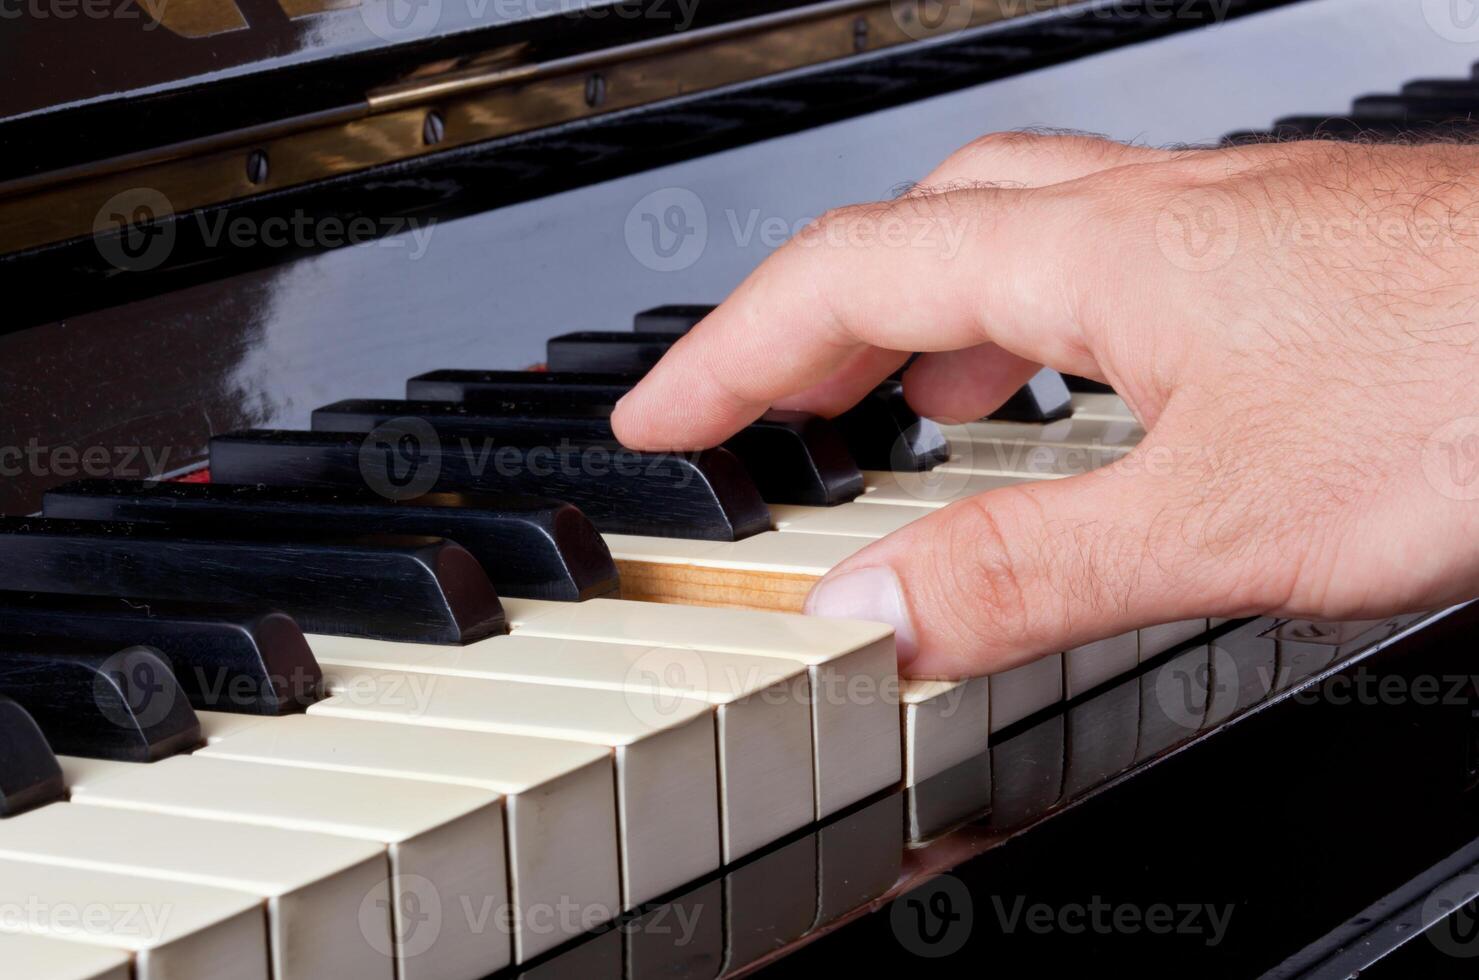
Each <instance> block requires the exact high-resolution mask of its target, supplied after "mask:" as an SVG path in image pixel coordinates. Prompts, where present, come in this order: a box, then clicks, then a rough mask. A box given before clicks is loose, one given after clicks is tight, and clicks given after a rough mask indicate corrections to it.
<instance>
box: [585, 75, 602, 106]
mask: <svg viewBox="0 0 1479 980" xmlns="http://www.w3.org/2000/svg"><path fill="white" fill-rule="evenodd" d="M605 101H606V76H605V75H602V74H601V73H600V72H592V73H591V74H590V75H589V76H588V77H587V78H586V80H585V104H586V105H588V106H590V107H591V108H592V109H594V108H595V107H596V106H598V105H600V104H601V103H603V102H605Z"/></svg>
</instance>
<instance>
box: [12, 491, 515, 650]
mask: <svg viewBox="0 0 1479 980" xmlns="http://www.w3.org/2000/svg"><path fill="white" fill-rule="evenodd" d="M0 589H5V590H9V591H25V592H29V591H36V592H64V593H73V594H83V595H103V596H124V597H134V598H154V599H180V600H188V601H192V602H224V603H229V604H233V605H256V606H260V607H266V608H277V609H282V610H283V611H285V612H287V613H289V614H290V615H291V616H292V617H293V618H294V619H296V620H297V621H298V624H299V625H300V626H302V627H303V629H304V630H306V631H308V632H313V633H340V634H344V635H348V636H364V637H370V638H374V639H386V640H406V641H409V642H417V643H467V642H471V641H472V640H479V639H482V638H483V637H485V636H491V635H493V634H495V633H502V632H505V631H506V630H507V625H506V624H505V622H504V618H503V607H502V606H501V605H500V604H499V602H498V596H497V593H495V592H494V591H493V586H492V585H491V584H490V583H489V581H488V578H487V576H486V575H484V574H483V569H482V567H481V566H480V565H479V564H478V562H477V559H475V558H473V557H472V555H470V554H468V553H467V551H465V550H464V549H463V548H462V547H460V546H459V545H455V544H452V543H450V542H448V541H446V540H444V539H441V538H427V537H411V536H398V535H373V536H362V537H358V538H354V537H345V538H315V539H312V540H309V539H302V540H299V539H293V538H287V537H267V536H261V537H256V538H243V537H225V536H212V535H208V534H207V535H192V534H191V533H190V532H188V531H186V530H173V529H169V528H163V527H158V526H155V525H149V524H130V523H120V522H110V521H73V520H61V519H52V518H47V519H40V518H3V519H0Z"/></svg>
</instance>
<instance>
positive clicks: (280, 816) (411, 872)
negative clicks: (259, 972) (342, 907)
mask: <svg viewBox="0 0 1479 980" xmlns="http://www.w3.org/2000/svg"><path fill="white" fill-rule="evenodd" d="M59 761H60V762H61V763H62V772H63V775H64V776H65V777H66V780H67V786H68V788H69V789H70V790H71V792H72V801H73V803H74V804H86V805H90V806H105V807H122V808H126V809H135V810H148V811H152V812H156V813H175V814H180V815H183V816H193V817H202V818H206V819H211V820H230V821H236V822H238V823H248V824H265V825H268V826H273V827H283V828H286V829H289V830H306V831H314V832H318V833H327V834H337V835H339V836H343V837H355V838H359V839H361V840H370V841H376V842H378V843H381V844H384V845H386V846H387V850H388V853H389V857H390V872H391V879H390V887H391V915H392V931H391V934H390V935H385V936H382V935H380V934H379V933H377V932H374V931H372V930H366V934H365V935H366V942H369V943H371V944H372V945H374V946H376V947H377V948H378V950H379V952H380V953H381V954H382V955H384V956H394V957H395V959H396V964H397V969H398V974H397V975H398V976H399V977H400V978H401V980H420V978H423V977H427V978H431V977H435V978H448V980H452V978H464V977H465V978H469V980H471V978H474V977H481V976H485V975H486V974H488V973H490V972H492V971H493V970H496V969H499V968H501V967H502V966H505V965H507V964H508V963H509V961H510V959H511V957H510V948H511V943H510V941H509V933H508V930H507V929H506V928H504V927H503V924H502V921H501V919H500V912H501V911H504V910H505V908H506V906H507V903H508V876H507V873H506V870H505V866H504V834H503V805H502V800H501V799H500V798H499V796H498V794H496V793H493V792H490V791H488V790H483V789H476V788H474V787H471V786H452V785H447V784H442V785H438V784H432V783H425V782H413V781H411V780H405V779H391V778H389V777H385V776H365V775H361V774H359V773H348V772H329V771H324V770H313V769H296V768H292V767H289V766H273V765H264V764H259V763H254V762H239V761H236V760H232V759H214V758H209V757H206V756H175V757H173V758H170V759H165V760H164V761H162V762H155V763H150V764H148V765H143V764H137V763H128V762H105V761H102V760H98V759H78V758H74V757H71V756H66V757H62V758H60V760H59ZM370 901H371V903H373V898H370ZM372 907H373V906H372ZM469 910H470V911H469ZM484 913H486V914H484ZM264 931H265V930H264ZM182 975H188V976H194V975H196V974H182ZM206 975H208V974H206Z"/></svg>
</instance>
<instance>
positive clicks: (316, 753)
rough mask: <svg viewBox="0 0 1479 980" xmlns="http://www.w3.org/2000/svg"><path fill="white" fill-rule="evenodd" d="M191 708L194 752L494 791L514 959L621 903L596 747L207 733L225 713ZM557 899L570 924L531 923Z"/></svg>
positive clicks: (457, 737) (499, 739)
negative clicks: (502, 829)
mask: <svg viewBox="0 0 1479 980" xmlns="http://www.w3.org/2000/svg"><path fill="white" fill-rule="evenodd" d="M435 649H437V650H444V651H453V650H458V649H461V648H458V647H436V648H435ZM197 714H198V715H199V717H200V724H201V729H202V731H203V732H204V733H205V736H206V740H207V742H208V743H210V744H209V745H208V746H207V747H206V748H204V749H201V750H200V751H199V752H197V753H196V755H200V756H209V757H213V758H222V759H238V760H242V761H247V762H263V763H271V764H276V765H287V766H300V767H304V768H309V769H333V770H339V771H343V772H358V773H365V774H368V775H375V776H392V777H397V778H400V779H416V780H426V781H429V782H434V783H454V784H458V785H462V786H476V787H480V788H482V789H487V790H492V791H493V792H495V793H499V794H502V795H503V797H504V820H505V822H506V823H507V828H508V829H507V832H508V861H509V879H510V895H511V900H512V904H513V907H514V909H515V910H517V914H518V919H517V923H516V927H515V931H514V958H515V960H516V961H517V962H524V961H527V960H529V959H532V958H533V957H535V956H537V955H539V954H540V953H542V952H545V951H546V950H548V949H551V948H553V947H555V946H557V945H559V944H560V943H561V942H563V941H565V940H566V939H569V938H571V937H572V936H574V935H577V934H578V933H579V932H581V931H583V929H584V928H585V925H587V924H589V925H594V924H597V923H599V922H601V921H604V920H606V919H610V918H614V917H615V916H616V915H617V914H618V913H619V912H620V910H621V885H620V881H619V880H618V855H617V841H616V794H615V790H614V774H613V773H614V766H613V761H612V758H613V756H612V751H611V749H609V748H607V747H605V746H595V745H582V744H580V743H577V742H562V741H556V740H554V739H547V738H529V737H527V736H522V735H503V734H497V733H491V732H468V731H458V730H455V729H450V728H431V727H423V726H410V725H394V724H389V723H385V722H378V721H361V720H358V719H353V718H331V717H327V716H321V715H288V716H285V717H282V718H272V719H264V724H261V725H257V726H255V727H253V728H251V729H249V730H236V731H235V732H233V733H232V734H231V735H230V737H228V738H215V737H214V735H215V734H216V733H217V731H218V725H219V724H220V723H221V721H222V720H223V719H227V718H229V717H231V716H227V715H222V714H220V713H218V712H213V711H201V712H197ZM561 902H565V903H568V904H573V905H574V906H575V907H576V908H578V909H579V910H580V920H581V921H580V922H579V923H560V922H554V923H540V924H538V925H537V926H536V924H534V923H533V922H531V920H532V919H535V918H538V917H539V916H542V915H545V914H546V913H547V911H548V910H550V909H555V908H558V907H559V906H560V903H561ZM549 926H555V927H560V926H563V928H550V927H549Z"/></svg>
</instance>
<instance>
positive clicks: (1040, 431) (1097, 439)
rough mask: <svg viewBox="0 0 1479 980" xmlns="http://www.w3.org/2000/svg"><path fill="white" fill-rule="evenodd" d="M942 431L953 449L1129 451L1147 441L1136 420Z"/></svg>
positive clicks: (984, 425) (1000, 424)
mask: <svg viewBox="0 0 1479 980" xmlns="http://www.w3.org/2000/svg"><path fill="white" fill-rule="evenodd" d="M941 431H942V432H944V433H945V436H946V438H948V439H949V440H950V444H951V445H952V446H957V445H959V444H960V443H962V442H977V443H998V442H1017V443H1021V444H1023V445H1028V446H1063V447H1069V446H1073V447H1078V448H1082V449H1093V448H1096V447H1106V448H1107V447H1117V448H1121V449H1129V448H1131V447H1132V446H1134V445H1136V444H1137V443H1139V442H1140V440H1141V439H1143V438H1145V430H1144V429H1143V428H1141V427H1140V423H1139V422H1136V421H1135V420H1134V419H1132V418H1118V419H1100V418H1083V417H1078V416H1075V417H1073V418H1067V419H1058V420H1057V421H1054V422H989V421H982V422H967V423H966V424H964V425H946V426H941Z"/></svg>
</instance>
